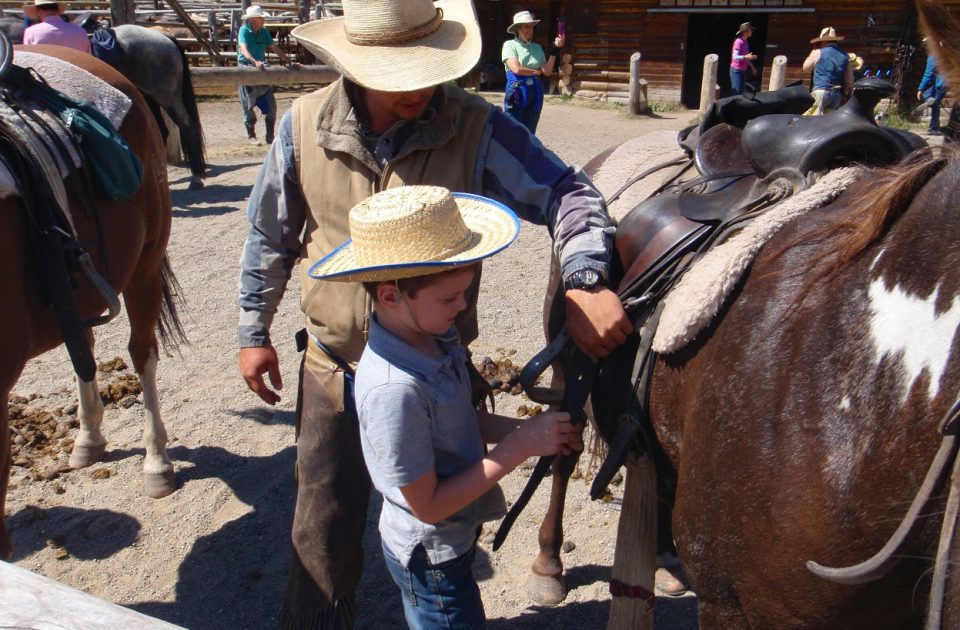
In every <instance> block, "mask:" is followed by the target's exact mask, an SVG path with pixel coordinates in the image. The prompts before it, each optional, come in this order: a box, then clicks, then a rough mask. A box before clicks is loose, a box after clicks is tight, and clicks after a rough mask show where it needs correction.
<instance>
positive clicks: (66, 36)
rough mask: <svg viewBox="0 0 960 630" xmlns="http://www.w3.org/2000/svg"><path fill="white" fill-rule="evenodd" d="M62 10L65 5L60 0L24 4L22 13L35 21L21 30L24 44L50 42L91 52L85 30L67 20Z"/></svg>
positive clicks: (41, 0) (64, 8)
mask: <svg viewBox="0 0 960 630" xmlns="http://www.w3.org/2000/svg"><path fill="white" fill-rule="evenodd" d="M64 10H66V5H64V4H63V3H62V2H50V0H34V2H33V4H27V5H24V7H23V14H24V15H25V16H27V17H28V18H29V19H30V20H31V21H32V22H36V24H31V25H30V26H28V27H27V28H26V30H24V31H23V43H24V45H27V46H34V45H37V44H52V45H54V46H65V47H66V48H73V49H74V50H79V51H81V52H85V53H88V54H92V53H91V49H90V38H89V37H87V32H86V31H85V30H83V29H82V28H80V27H79V26H78V25H76V24H74V23H72V22H69V21H67V20H66V19H65V18H64V16H63V12H64Z"/></svg>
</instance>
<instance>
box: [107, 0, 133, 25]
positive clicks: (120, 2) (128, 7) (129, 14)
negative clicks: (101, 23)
mask: <svg viewBox="0 0 960 630" xmlns="http://www.w3.org/2000/svg"><path fill="white" fill-rule="evenodd" d="M136 21H137V3H136V2H135V0H110V23H111V24H112V25H113V26H119V25H120V24H134V23H135V22H136Z"/></svg>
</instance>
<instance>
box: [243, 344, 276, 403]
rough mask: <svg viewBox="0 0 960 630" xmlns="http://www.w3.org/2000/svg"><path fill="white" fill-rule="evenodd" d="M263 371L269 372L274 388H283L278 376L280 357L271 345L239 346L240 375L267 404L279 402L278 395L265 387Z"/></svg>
mask: <svg viewBox="0 0 960 630" xmlns="http://www.w3.org/2000/svg"><path fill="white" fill-rule="evenodd" d="M264 372H268V373H269V374H270V383H271V384H272V385H273V387H274V388H275V389H283V379H282V378H280V358H279V357H278V356H277V351H276V350H274V349H273V346H260V347H252V348H240V375H241V376H243V380H245V381H246V382H247V387H249V388H250V389H251V390H252V391H253V393H255V394H256V395H257V396H259V397H260V398H262V399H263V402H265V403H267V404H269V405H275V404H277V403H278V402H280V395H279V394H278V393H276V392H275V391H273V390H272V389H270V388H269V387H267V384H266V383H265V382H264V381H263V374H264Z"/></svg>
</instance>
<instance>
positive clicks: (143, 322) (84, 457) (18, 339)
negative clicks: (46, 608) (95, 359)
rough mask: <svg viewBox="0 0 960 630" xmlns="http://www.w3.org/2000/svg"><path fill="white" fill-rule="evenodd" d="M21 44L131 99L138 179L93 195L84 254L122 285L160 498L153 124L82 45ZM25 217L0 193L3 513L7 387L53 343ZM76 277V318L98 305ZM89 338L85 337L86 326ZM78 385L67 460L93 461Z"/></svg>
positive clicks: (147, 467)
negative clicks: (128, 191)
mask: <svg viewBox="0 0 960 630" xmlns="http://www.w3.org/2000/svg"><path fill="white" fill-rule="evenodd" d="M17 50H20V48H19V47H18V48H17ZM23 50H30V51H32V52H37V53H42V54H45V55H50V56H53V57H58V58H60V59H63V60H66V61H69V62H71V63H73V64H75V65H78V66H80V67H81V68H83V69H85V70H87V71H88V72H90V73H92V74H94V75H95V76H97V77H100V78H101V79H103V80H104V81H106V82H107V83H109V84H110V85H112V86H113V87H115V88H117V89H118V90H120V91H121V92H123V93H124V94H126V95H127V96H128V97H130V99H131V100H132V101H133V106H132V107H131V109H130V111H129V113H128V114H127V116H126V118H125V119H124V121H123V124H122V126H121V127H120V132H121V133H122V134H123V136H124V138H125V139H126V140H127V143H128V144H129V145H130V147H131V148H132V149H133V151H134V152H135V153H136V154H137V157H139V158H140V161H141V162H142V164H143V179H142V183H141V186H140V189H139V190H138V191H137V192H136V193H135V194H134V195H133V197H131V198H130V199H126V200H124V201H120V202H115V203H111V202H108V201H105V200H98V207H99V210H100V218H101V221H102V225H103V236H104V241H103V242H104V244H105V247H104V249H105V251H104V249H100V248H90V249H89V250H88V253H90V255H91V256H92V257H93V259H94V262H95V263H96V266H97V268H98V270H99V271H100V273H101V274H102V275H103V276H104V277H105V278H107V279H108V280H109V281H110V283H111V284H112V286H113V287H114V289H115V290H116V291H117V292H121V291H122V293H123V300H124V305H125V306H126V310H127V316H128V318H129V320H130V341H129V346H128V347H129V351H130V356H131V359H132V360H133V365H134V368H135V369H136V372H137V376H138V377H139V379H140V383H141V385H142V387H143V402H144V412H145V413H144V415H145V426H144V450H145V457H144V479H145V483H146V489H147V493H148V494H150V495H151V496H155V497H159V496H165V495H167V494H170V493H171V492H173V490H174V489H175V479H174V470H173V464H172V462H171V461H170V458H169V457H168V456H167V453H166V443H167V434H166V431H165V429H164V426H163V423H162V422H161V420H160V408H159V404H158V400H157V383H156V368H157V359H158V351H157V335H156V329H157V328H158V326H160V324H161V322H162V323H163V327H162V328H161V333H164V332H166V333H173V335H172V337H171V339H176V337H177V336H178V334H177V333H180V335H182V330H181V329H180V325H179V323H178V321H177V319H176V310H175V308H174V306H173V303H172V302H171V297H172V295H171V292H172V285H171V282H173V278H172V276H171V275H170V273H169V268H168V266H167V260H166V248H167V240H168V238H169V236H170V224H171V216H172V203H171V200H170V190H169V187H168V184H167V169H166V163H165V154H164V145H163V142H162V140H161V138H160V132H159V130H158V128H157V126H156V122H155V121H154V119H153V116H152V115H151V113H150V109H149V108H148V107H147V105H146V103H145V102H144V100H143V97H142V96H141V95H140V93H139V92H138V91H137V89H136V88H135V87H134V86H133V85H132V84H131V83H130V82H129V81H127V80H126V79H124V78H123V76H122V75H120V73H118V72H117V71H116V70H114V69H113V68H111V67H109V66H108V65H106V64H104V63H102V62H100V61H99V60H97V59H95V58H94V57H92V56H90V55H87V54H85V53H80V52H77V51H73V50H70V49H67V48H63V47H59V46H33V47H25V48H23ZM53 87H56V85H55V84H54V85H53ZM74 184H76V182H71V181H69V180H68V181H67V192H68V194H71V208H72V216H73V218H74V222H75V225H76V228H77V232H78V240H79V241H81V242H96V240H97V232H96V225H95V222H94V218H93V217H91V216H89V214H87V213H86V212H84V211H83V209H82V208H83V206H82V204H81V203H80V201H79V195H74V194H73V191H77V190H79V189H77V188H75V187H74ZM25 221H26V215H25V213H24V209H23V207H22V205H21V203H20V199H19V198H18V197H8V198H5V199H2V200H0V253H2V254H0V261H2V262H0V267H2V268H3V271H4V276H5V279H6V284H7V286H6V290H5V295H4V299H3V309H0V348H3V361H0V514H2V513H3V505H4V501H5V499H6V491H7V482H8V477H9V473H10V442H9V439H10V438H9V432H8V429H7V423H8V420H9V404H8V397H9V395H10V391H11V389H12V388H13V386H14V384H15V383H16V381H17V379H18V377H19V376H20V373H21V372H22V370H23V367H24V365H25V364H26V363H27V361H29V360H30V359H31V358H33V357H35V356H38V355H39V354H41V353H43V352H46V351H47V350H50V349H52V348H54V347H56V346H58V345H60V344H61V343H62V338H61V333H60V330H59V328H58V326H57V323H56V320H55V318H54V315H53V312H52V309H51V308H50V307H48V306H44V305H43V304H42V303H41V298H40V295H39V292H38V288H37V283H36V279H35V278H34V275H33V268H32V265H33V263H32V261H31V256H30V253H29V244H28V242H27V239H26V235H25ZM105 255H106V256H107V257H108V259H109V273H107V272H106V270H105V268H104V264H103V263H104V256H105ZM78 280H79V283H80V288H79V290H78V292H77V294H76V296H77V302H78V305H79V307H80V311H81V316H83V317H85V318H90V317H94V316H96V315H99V314H100V313H103V312H104V310H105V308H106V307H105V304H104V301H103V299H102V298H101V297H100V294H99V293H98V292H97V291H96V290H95V289H94V288H93V286H92V285H91V284H90V283H89V282H88V281H87V280H86V279H85V278H78ZM89 338H90V342H91V344H92V343H93V336H92V334H91V335H89ZM78 389H79V398H80V404H79V410H78V413H77V415H78V417H79V420H80V429H79V433H78V435H77V437H76V441H75V442H74V447H73V453H72V454H71V457H70V465H71V466H73V467H83V466H88V465H90V464H91V463H93V462H95V461H98V460H99V459H100V458H101V457H102V456H103V453H104V449H105V446H106V440H105V439H104V437H103V434H102V433H101V430H100V425H101V421H102V419H103V403H102V402H101V400H100V395H99V391H98V388H97V383H96V379H94V380H92V381H90V382H84V381H82V380H80V379H78ZM11 550H12V546H11V541H10V537H9V534H8V532H7V529H6V526H5V524H4V522H3V520H2V519H0V558H7V557H9V555H10V553H11Z"/></svg>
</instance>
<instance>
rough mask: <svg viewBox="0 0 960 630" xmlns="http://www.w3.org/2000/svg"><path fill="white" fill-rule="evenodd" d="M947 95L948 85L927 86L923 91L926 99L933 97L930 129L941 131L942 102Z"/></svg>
mask: <svg viewBox="0 0 960 630" xmlns="http://www.w3.org/2000/svg"><path fill="white" fill-rule="evenodd" d="M946 95H947V88H946V86H941V87H940V88H927V90H926V91H925V92H924V93H923V95H922V96H923V98H924V100H930V99H931V98H932V99H933V102H932V103H930V127H929V131H940V104H941V103H943V97H944V96H946Z"/></svg>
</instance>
